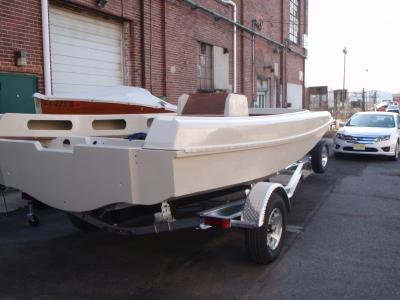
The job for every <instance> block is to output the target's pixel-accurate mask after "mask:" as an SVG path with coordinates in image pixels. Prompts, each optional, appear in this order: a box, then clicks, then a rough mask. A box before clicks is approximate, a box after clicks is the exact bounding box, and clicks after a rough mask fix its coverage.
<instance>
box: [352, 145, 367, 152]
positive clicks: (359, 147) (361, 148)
mask: <svg viewBox="0 0 400 300" xmlns="http://www.w3.org/2000/svg"><path fill="white" fill-rule="evenodd" d="M353 149H354V150H358V151H360V150H361V151H364V150H365V145H364V144H354V145H353Z"/></svg>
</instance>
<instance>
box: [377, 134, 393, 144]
mask: <svg viewBox="0 0 400 300" xmlns="http://www.w3.org/2000/svg"><path fill="white" fill-rule="evenodd" d="M388 140H390V135H381V136H378V137H376V138H375V142H383V141H388Z"/></svg>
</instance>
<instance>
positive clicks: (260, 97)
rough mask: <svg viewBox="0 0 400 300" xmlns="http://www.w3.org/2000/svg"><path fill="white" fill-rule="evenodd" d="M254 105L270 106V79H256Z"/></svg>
mask: <svg viewBox="0 0 400 300" xmlns="http://www.w3.org/2000/svg"><path fill="white" fill-rule="evenodd" d="M254 107H257V108H266V107H271V103H270V80H269V79H258V80H257V99H256V102H255V103H254Z"/></svg>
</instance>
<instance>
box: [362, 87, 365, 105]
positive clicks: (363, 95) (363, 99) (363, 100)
mask: <svg viewBox="0 0 400 300" xmlns="http://www.w3.org/2000/svg"><path fill="white" fill-rule="evenodd" d="M361 107H362V111H365V89H364V88H363V90H362V104H361Z"/></svg>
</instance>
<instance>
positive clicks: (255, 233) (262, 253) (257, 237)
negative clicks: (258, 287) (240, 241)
mask: <svg viewBox="0 0 400 300" xmlns="http://www.w3.org/2000/svg"><path fill="white" fill-rule="evenodd" d="M286 222H287V209H286V205H285V203H284V200H283V198H282V196H281V195H280V194H279V193H276V192H275V193H273V194H272V195H271V198H270V200H269V203H268V205H267V208H266V210H265V216H264V224H263V226H261V227H260V228H254V229H246V231H245V241H246V248H247V252H248V254H249V257H250V258H251V260H253V261H254V262H255V263H257V264H262V265H265V264H268V263H270V262H272V261H274V260H275V259H276V258H277V257H278V256H279V254H280V253H281V251H282V246H283V243H284V240H285V236H286Z"/></svg>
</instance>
